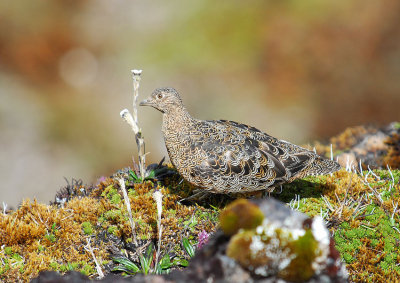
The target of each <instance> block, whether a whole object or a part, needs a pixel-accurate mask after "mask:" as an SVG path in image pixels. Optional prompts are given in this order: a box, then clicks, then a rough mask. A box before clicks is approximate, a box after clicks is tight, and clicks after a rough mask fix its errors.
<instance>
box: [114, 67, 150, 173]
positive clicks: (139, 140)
mask: <svg viewBox="0 0 400 283" xmlns="http://www.w3.org/2000/svg"><path fill="white" fill-rule="evenodd" d="M131 72H132V79H133V104H132V106H133V117H132V115H131V113H129V110H128V109H124V110H122V111H121V112H120V115H121V117H122V119H124V120H125V122H127V123H128V124H129V125H130V126H131V128H132V131H133V132H134V133H135V140H136V145H137V147H138V157H139V171H140V176H141V178H142V180H144V177H145V168H146V152H145V144H144V138H143V136H142V131H141V129H140V128H139V125H138V112H137V99H138V96H139V85H140V79H141V78H140V75H141V74H142V70H131Z"/></svg>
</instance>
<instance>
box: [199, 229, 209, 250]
mask: <svg viewBox="0 0 400 283" xmlns="http://www.w3.org/2000/svg"><path fill="white" fill-rule="evenodd" d="M198 237H199V241H198V244H197V249H201V248H202V247H203V246H204V245H205V244H207V242H208V238H209V237H210V234H209V233H207V232H206V231H204V230H203V231H201V232H200V233H199V235H198Z"/></svg>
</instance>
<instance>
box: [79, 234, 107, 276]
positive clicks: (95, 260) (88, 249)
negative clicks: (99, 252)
mask: <svg viewBox="0 0 400 283" xmlns="http://www.w3.org/2000/svg"><path fill="white" fill-rule="evenodd" d="M86 241H87V245H85V246H84V249H85V250H86V251H87V252H89V253H90V254H91V256H92V257H93V260H94V264H95V265H96V270H97V274H99V279H101V278H103V277H104V273H103V271H102V270H101V267H100V265H99V262H98V261H97V259H96V256H95V255H94V252H93V248H92V246H91V245H90V238H86Z"/></svg>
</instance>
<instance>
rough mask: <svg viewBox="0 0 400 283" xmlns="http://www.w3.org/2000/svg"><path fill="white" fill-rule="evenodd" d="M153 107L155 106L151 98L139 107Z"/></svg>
mask: <svg viewBox="0 0 400 283" xmlns="http://www.w3.org/2000/svg"><path fill="white" fill-rule="evenodd" d="M152 105H153V101H152V99H151V98H148V99H145V100H143V101H142V102H140V103H139V106H152Z"/></svg>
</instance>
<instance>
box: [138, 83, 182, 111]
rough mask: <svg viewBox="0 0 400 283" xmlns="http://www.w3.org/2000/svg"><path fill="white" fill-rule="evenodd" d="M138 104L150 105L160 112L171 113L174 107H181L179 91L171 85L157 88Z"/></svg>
mask: <svg viewBox="0 0 400 283" xmlns="http://www.w3.org/2000/svg"><path fill="white" fill-rule="evenodd" d="M139 105H140V106H152V107H154V108H156V109H157V110H159V111H161V112H162V113H171V112H173V110H174V109H177V108H181V107H183V104H182V100H181V98H180V96H179V93H178V92H177V91H176V90H175V89H174V88H172V87H163V88H157V89H156V90H155V91H153V93H152V94H151V95H150V97H149V98H147V99H145V100H143V101H142V102H140V104H139Z"/></svg>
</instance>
